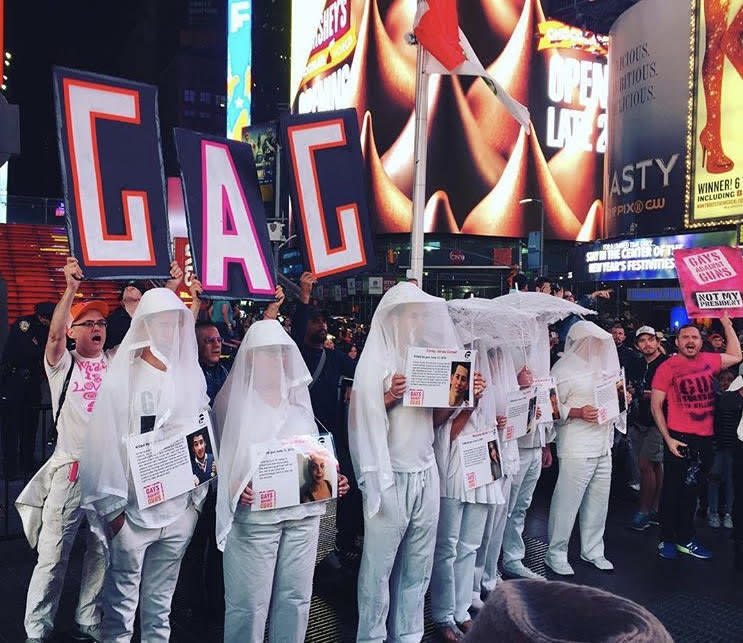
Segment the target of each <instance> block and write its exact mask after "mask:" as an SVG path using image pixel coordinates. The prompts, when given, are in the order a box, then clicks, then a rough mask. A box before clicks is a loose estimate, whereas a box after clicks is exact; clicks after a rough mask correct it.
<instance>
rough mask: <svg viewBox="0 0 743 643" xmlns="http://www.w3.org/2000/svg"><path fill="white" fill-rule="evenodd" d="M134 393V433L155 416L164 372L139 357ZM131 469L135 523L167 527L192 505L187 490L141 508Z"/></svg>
mask: <svg viewBox="0 0 743 643" xmlns="http://www.w3.org/2000/svg"><path fill="white" fill-rule="evenodd" d="M131 373H132V374H131V378H132V384H131V389H130V392H131V396H132V404H131V411H130V418H131V423H132V426H131V432H132V434H135V435H136V434H137V433H140V432H141V430H142V427H143V426H144V424H145V423H146V418H148V416H149V417H151V418H152V420H153V421H154V419H155V409H156V405H157V401H158V398H159V396H160V391H161V390H162V387H163V382H164V380H165V373H164V371H160V370H158V369H156V368H155V367H154V366H152V365H151V364H148V363H147V362H145V361H144V360H143V359H136V360H135V361H134V363H133V364H132V370H131ZM131 475H132V474H131V471H130V472H129V500H128V502H127V505H126V517H127V520H130V521H131V522H133V523H134V524H135V525H138V526H139V527H144V528H145V529H160V528H162V527H167V526H168V525H169V524H170V523H172V522H175V521H176V520H178V519H179V518H180V517H181V515H182V514H183V512H184V511H186V509H188V506H189V504H191V494H190V493H184V494H182V495H180V496H176V497H175V498H169V499H168V500H166V501H165V502H161V503H160V504H157V505H152V506H151V507H147V508H145V509H142V510H140V509H139V505H138V503H137V492H136V490H135V489H134V481H133V480H132V478H131ZM201 495H203V492H202V493H200V494H198V496H197V499H196V502H197V503H199V506H200V503H201V502H202V501H203V498H201Z"/></svg>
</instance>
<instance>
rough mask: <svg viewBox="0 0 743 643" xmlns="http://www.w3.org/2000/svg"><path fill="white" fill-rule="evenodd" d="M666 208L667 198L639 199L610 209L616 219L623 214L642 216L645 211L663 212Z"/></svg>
mask: <svg viewBox="0 0 743 643" xmlns="http://www.w3.org/2000/svg"><path fill="white" fill-rule="evenodd" d="M665 207H666V197H664V196H661V197H656V198H654V199H637V200H636V201H630V202H629V203H620V204H619V205H613V206H611V208H610V209H609V212H610V214H611V216H613V217H616V216H620V215H622V214H642V213H643V212H645V211H648V212H650V211H653V210H662V209H663V208H665Z"/></svg>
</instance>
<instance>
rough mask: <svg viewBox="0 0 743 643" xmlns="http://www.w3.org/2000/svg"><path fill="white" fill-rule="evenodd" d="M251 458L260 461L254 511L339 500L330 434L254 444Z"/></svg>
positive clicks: (254, 488) (255, 484) (301, 436)
mask: <svg viewBox="0 0 743 643" xmlns="http://www.w3.org/2000/svg"><path fill="white" fill-rule="evenodd" d="M251 456H252V457H253V458H254V459H256V460H259V461H260V464H259V465H258V470H257V472H256V474H255V475H254V476H253V496H254V498H253V505H252V508H253V511H266V510H269V509H279V508H281V507H293V506H296V505H299V504H304V503H307V502H320V501H322V500H330V499H332V498H337V497H338V472H337V469H336V465H337V460H336V457H335V450H334V448H333V438H332V437H331V436H330V435H329V434H323V435H320V436H313V435H297V436H293V437H291V438H287V439H284V440H273V441H271V442H262V443H259V444H254V445H252V446H251Z"/></svg>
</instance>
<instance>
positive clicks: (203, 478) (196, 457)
mask: <svg viewBox="0 0 743 643" xmlns="http://www.w3.org/2000/svg"><path fill="white" fill-rule="evenodd" d="M186 443H187V444H188V450H189V453H190V455H191V470H192V471H193V486H194V487H198V486H199V485H200V484H202V483H204V482H209V480H211V479H212V478H214V477H216V475H217V463H216V461H215V460H214V452H213V450H212V443H211V440H210V439H209V433H208V432H206V431H205V430H204V429H200V430H198V431H194V432H193V433H189V434H188V435H187V436H186Z"/></svg>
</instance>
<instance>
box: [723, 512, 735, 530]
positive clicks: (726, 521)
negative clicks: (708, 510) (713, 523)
mask: <svg viewBox="0 0 743 643" xmlns="http://www.w3.org/2000/svg"><path fill="white" fill-rule="evenodd" d="M722 526H723V527H725V529H732V528H733V517H732V516H731V515H730V514H725V515H724V516H723V517H722Z"/></svg>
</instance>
